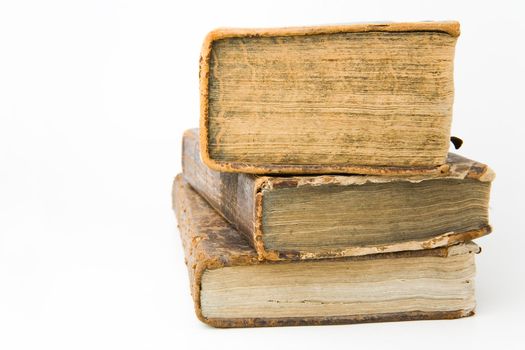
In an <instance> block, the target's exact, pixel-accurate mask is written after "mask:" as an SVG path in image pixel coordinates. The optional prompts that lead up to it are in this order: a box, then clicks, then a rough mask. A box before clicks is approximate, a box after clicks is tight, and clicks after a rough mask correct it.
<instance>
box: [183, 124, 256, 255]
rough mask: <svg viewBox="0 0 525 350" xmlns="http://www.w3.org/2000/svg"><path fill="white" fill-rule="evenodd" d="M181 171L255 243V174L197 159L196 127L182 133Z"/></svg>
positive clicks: (219, 210)
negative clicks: (220, 168) (213, 166)
mask: <svg viewBox="0 0 525 350" xmlns="http://www.w3.org/2000/svg"><path fill="white" fill-rule="evenodd" d="M182 172H183V176H184V179H185V180H186V181H187V182H188V183H189V184H190V185H191V186H192V187H193V188H194V189H195V190H196V191H197V192H198V193H199V194H200V195H201V196H202V197H204V198H205V199H206V200H207V201H208V203H209V204H210V205H211V206H212V207H213V208H214V209H215V210H217V211H218V212H219V214H220V215H221V216H223V217H224V218H225V219H226V220H227V221H228V222H229V223H230V224H231V225H232V226H233V227H235V228H236V229H237V230H238V231H240V232H241V233H242V234H243V235H244V236H245V237H246V238H247V239H248V241H249V242H250V243H251V244H252V245H253V246H255V225H256V220H255V216H256V206H255V204H256V200H255V197H256V193H255V192H256V181H255V177H254V176H253V175H247V174H240V173H225V172H219V171H215V170H212V169H210V168H208V167H207V166H206V165H205V164H204V163H203V162H202V160H201V158H200V151H199V136H198V131H197V130H188V131H186V132H185V133H184V137H183V141H182Z"/></svg>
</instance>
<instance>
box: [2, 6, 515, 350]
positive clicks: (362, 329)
mask: <svg viewBox="0 0 525 350" xmlns="http://www.w3.org/2000/svg"><path fill="white" fill-rule="evenodd" d="M524 15H525V7H524V6H522V5H521V4H520V2H519V1H516V2H508V1H494V2H478V1H472V2H470V3H467V2H463V3H461V2H459V1H443V0H442V1H437V2H433V3H431V2H424V1H411V2H407V1H400V0H395V1H383V2H381V1H365V0H361V1H355V2H351V1H297V2H284V1H268V0H265V1H258V2H248V1H237V2H228V1H215V2H210V3H200V2H197V1H191V0H189V1H175V0H173V1H109V0H103V1H32V2H31V1H2V2H1V3H0V349H94V348H96V349H183V348H185V347H187V346H192V347H195V348H197V349H200V348H213V349H221V348H232V349H233V348H241V347H244V348H250V349H263V348H264V349H268V348H276V349H279V348H282V347H285V346H289V347H291V348H301V349H308V348H317V349H319V348H332V347H333V348H334V349H337V348H343V347H344V348H349V347H352V348H366V349H368V348H379V347H381V348H396V347H403V348H405V349H410V348H413V349H416V348H421V347H424V348H429V349H432V348H436V349H443V348H444V347H456V346H457V347H459V346H463V347H470V346H472V345H481V346H490V347H491V348H494V347H496V346H497V347H500V346H505V345H509V344H514V345H515V346H516V347H517V346H518V345H517V344H520V341H521V337H522V336H523V334H524V331H525V322H524V321H523V315H524V312H525V302H524V300H523V299H524V298H523V296H524V295H525V281H524V271H523V266H524V262H525V257H524V256H523V253H522V251H523V248H524V243H525V238H524V237H525V232H524V230H523V228H524V227H523V217H524V216H525V204H524V198H525V197H524V190H523V181H522V177H523V174H524V171H525V168H524V164H525V159H524V156H525V147H524V141H523V137H524V134H525V128H524V118H525V115H524V112H523V111H524V108H523V101H524V99H525V93H524V86H523V84H524V81H525V63H524V62H525V57H524V56H525V49H524V47H525V44H524V43H525V24H524V23H525V22H524V21H523V17H524ZM443 19H456V20H459V21H460V22H461V25H462V28H461V31H462V34H461V37H460V38H459V41H458V44H457V50H456V65H455V82H456V99H455V106H454V123H453V135H457V136H459V137H461V138H463V139H464V141H465V144H464V146H463V148H462V149H461V150H460V151H461V152H460V153H461V154H463V155H466V156H468V157H472V158H475V159H477V160H480V161H482V162H486V163H488V164H490V165H491V166H492V167H493V168H494V170H495V171H496V173H497V178H496V181H495V182H494V186H493V193H492V199H491V220H492V224H493V225H494V227H495V230H494V233H493V234H492V235H491V236H488V237H485V238H483V239H480V240H479V242H478V243H479V244H480V245H481V246H482V247H483V253H482V254H481V255H479V256H478V278H477V297H478V307H477V311H478V314H477V315H476V316H475V317H472V318H467V319H462V320H456V321H422V322H405V323H383V324H365V325H351V326H325V327H295V328H294V327H288V328H274V329H269V328H267V329H234V330H217V329H213V328H210V327H207V326H206V325H204V324H202V323H200V322H199V321H198V320H197V319H196V317H195V316H194V312H193V305H192V301H191V298H190V294H189V287H188V278H187V273H186V267H185V265H184V258H183V253H182V248H181V245H180V240H179V236H178V232H177V231H176V224H175V220H174V217H173V214H172V211H171V203H170V187H171V182H172V178H173V177H174V176H175V174H177V173H178V172H179V171H180V151H181V149H180V143H181V135H182V132H183V130H184V129H187V128H191V127H196V126H197V125H198V115H199V95H198V79H197V76H198V58H199V51H200V46H201V43H202V39H203V38H204V36H205V34H206V33H207V32H208V31H209V30H211V29H213V28H215V27H218V26H237V27H239V26H246V27H266V26H297V25H316V24H334V23H345V22H354V21H360V22H362V21H381V20H388V21H417V20H443Z"/></svg>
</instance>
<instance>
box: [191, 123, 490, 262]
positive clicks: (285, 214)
mask: <svg viewBox="0 0 525 350" xmlns="http://www.w3.org/2000/svg"><path fill="white" fill-rule="evenodd" d="M182 152H183V155H182V169H183V174H184V178H185V179H186V181H188V182H189V183H190V184H191V186H192V187H193V188H195V190H197V191H198V192H199V193H200V194H201V195H202V196H203V197H204V198H206V199H207V200H208V202H209V203H210V204H211V206H212V207H214V208H215V209H216V210H217V211H218V212H219V213H220V214H221V215H222V216H223V217H224V218H226V220H228V221H229V222H230V223H231V224H232V225H233V226H234V227H235V228H236V229H238V230H239V231H240V232H241V233H242V234H244V235H245V237H246V238H247V239H248V241H249V242H251V244H252V245H253V246H254V247H255V248H256V250H257V252H258V254H259V256H260V257H261V258H264V259H268V260H279V259H283V258H285V259H294V258H297V259H309V258H323V257H338V256H353V255H364V254H371V253H380V252H394V251H401V250H415V249H423V248H433V247H439V246H446V245H451V244H455V243H457V242H460V241H466V240H471V239H474V238H477V237H480V236H483V235H485V234H487V233H489V232H490V231H491V228H490V226H489V223H488V204H489V194H490V186H491V180H492V179H493V177H494V173H493V172H492V170H491V169H490V168H488V167H487V166H486V165H484V164H481V163H477V162H474V161H472V160H469V159H466V158H463V157H460V156H458V155H454V154H450V155H449V158H448V163H447V164H448V165H449V168H450V170H449V171H448V172H447V173H445V174H439V175H425V176H410V177H409V176H397V177H394V176H387V175H384V176H372V175H367V176H365V175H344V176H341V175H303V176H260V175H253V174H241V173H227V172H218V171H215V170H212V169H210V168H209V167H207V166H206V165H205V164H203V163H202V161H201V160H200V157H199V137H198V131H197V130H195V129H194V130H188V131H186V132H185V134H184V137H183V151H182Z"/></svg>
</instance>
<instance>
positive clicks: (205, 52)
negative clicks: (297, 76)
mask: <svg viewBox="0 0 525 350" xmlns="http://www.w3.org/2000/svg"><path fill="white" fill-rule="evenodd" d="M359 32H441V33H446V34H449V35H451V36H452V37H458V36H459V34H460V29H459V22H456V21H443V22H414V23H370V24H348V25H334V26H318V27H295V28H292V27H291V28H267V29H240V28H239V29H236V28H219V29H216V30H213V31H211V32H210V33H208V35H207V36H206V38H205V39H204V43H203V45H202V50H201V56H200V60H199V83H200V113H201V116H200V141H201V145H203V147H201V158H202V161H203V162H204V164H206V165H207V166H209V167H210V168H212V169H214V170H218V171H225V172H243V173H250V174H338V173H346V174H363V175H392V176H403V175H411V174H435V173H440V172H442V173H443V172H447V171H448V168H447V167H446V166H444V165H439V166H429V167H388V166H369V165H354V164H341V165H292V164H291V165H284V164H273V165H263V164H259V165H251V164H246V163H242V162H225V161H217V160H215V159H213V158H211V156H210V151H209V144H208V140H209V138H208V137H209V130H208V120H209V115H208V111H209V98H208V97H209V95H208V94H209V76H210V58H211V51H212V47H213V42H214V41H217V40H220V39H226V38H234V37H272V36H300V35H316V34H334V33H359Z"/></svg>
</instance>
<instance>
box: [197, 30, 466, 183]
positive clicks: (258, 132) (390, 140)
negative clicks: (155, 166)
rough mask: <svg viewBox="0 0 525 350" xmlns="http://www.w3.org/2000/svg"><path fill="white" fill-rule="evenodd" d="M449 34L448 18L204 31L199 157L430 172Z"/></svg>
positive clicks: (442, 122)
mask: <svg viewBox="0 0 525 350" xmlns="http://www.w3.org/2000/svg"><path fill="white" fill-rule="evenodd" d="M458 36H459V23H457V22H420V23H384V24H354V25H340V26H325V27H303V28H280V29H218V30H215V31H212V32H211V33H210V34H209V35H208V36H207V37H206V39H205V41H204V44H203V48H202V54H201V59H200V89H201V122H200V132H201V141H202V145H203V147H202V149H201V152H202V159H203V161H204V163H206V164H207V165H208V166H209V167H211V168H213V169H214V170H220V171H226V172H243V173H255V174H271V173H287V174H328V173H353V174H371V175H372V174H375V175H377V174H384V173H393V172H397V173H411V174H419V173H432V172H440V171H442V170H443V168H442V167H441V165H442V164H443V163H445V160H446V157H447V152H448V148H449V138H450V126H451V118H452V104H453V98H454V86H453V60H454V50H455V43H456V40H457V37H458Z"/></svg>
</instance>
